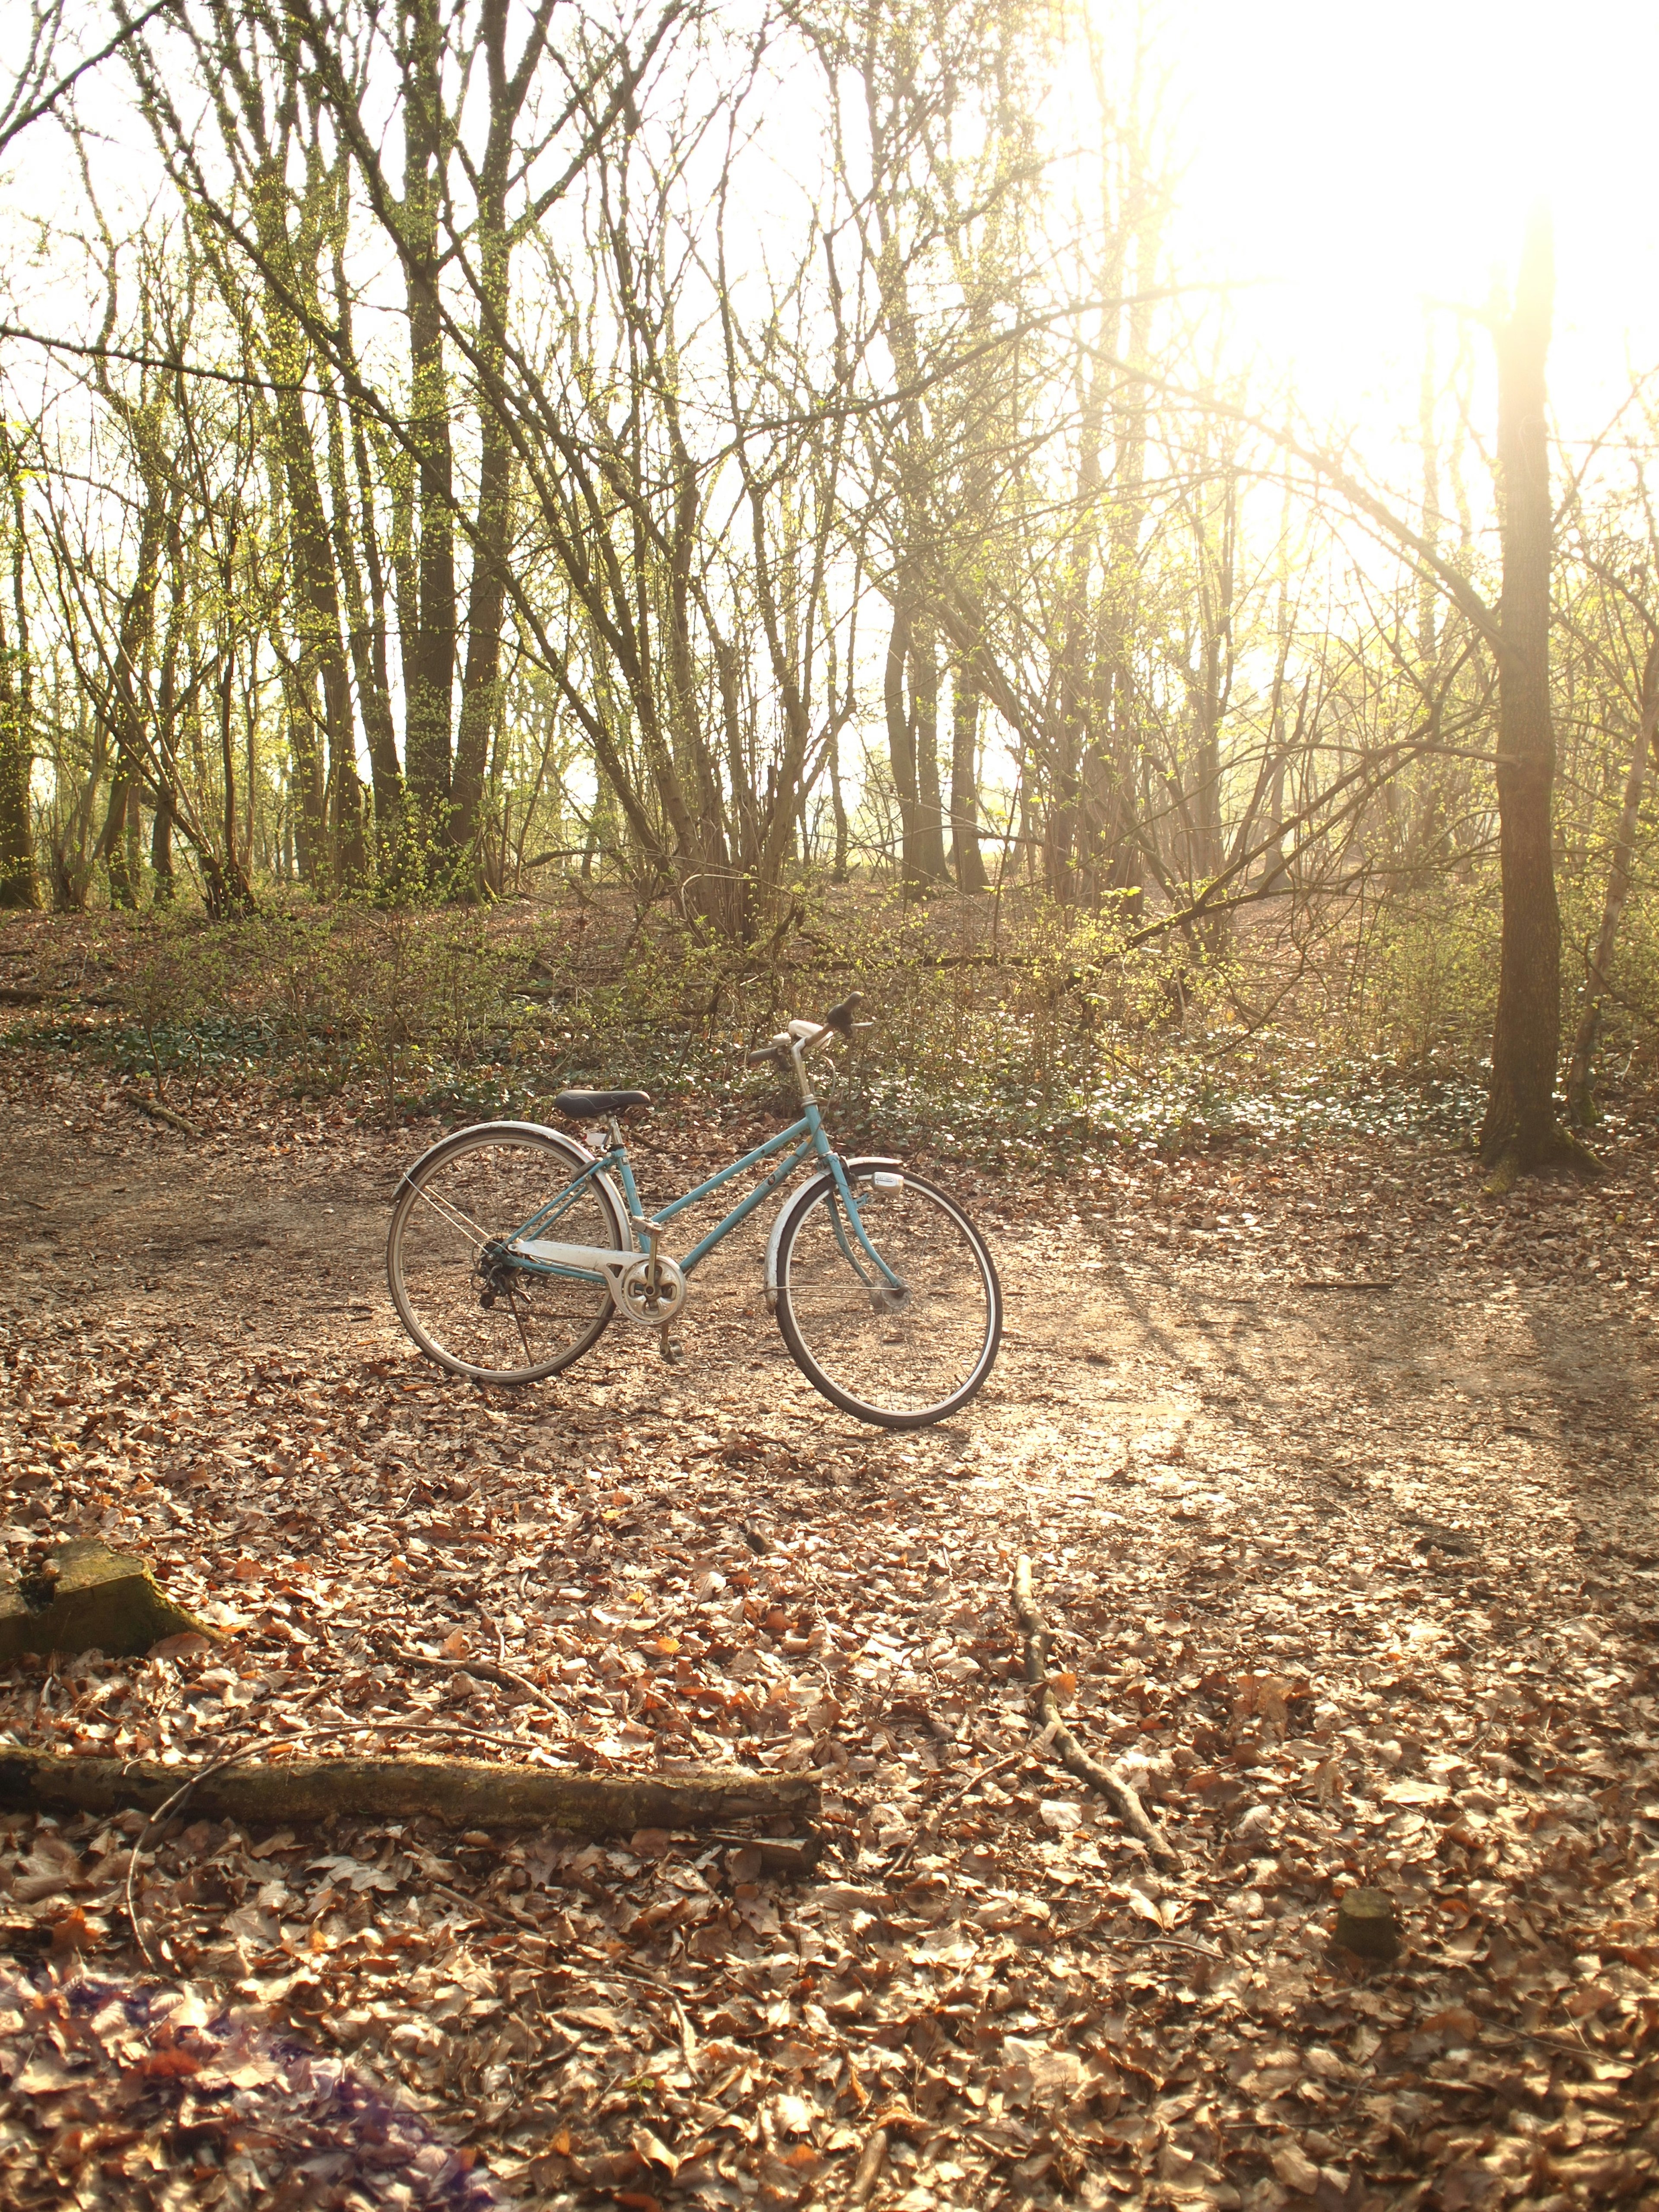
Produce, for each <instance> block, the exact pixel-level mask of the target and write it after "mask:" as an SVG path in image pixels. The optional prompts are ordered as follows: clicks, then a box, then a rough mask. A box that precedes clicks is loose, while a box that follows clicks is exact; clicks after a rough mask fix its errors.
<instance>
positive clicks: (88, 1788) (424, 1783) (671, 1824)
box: [0, 1751, 818, 1836]
mask: <svg viewBox="0 0 1659 2212" xmlns="http://www.w3.org/2000/svg"><path fill="white" fill-rule="evenodd" d="M193 1774H194V1775H197V1776H198V1777H199V1779H197V1780H196V1781H195V1783H194V1785H193V1787H192V1788H191V1792H190V1796H189V1798H188V1801H187V1803H186V1806H185V1808H181V1809H187V1810H188V1812H189V1814H190V1815H191V1818H192V1819H194V1818H197V1817H198V1816H199V1817H202V1818H204V1819H210V1820H235V1821H237V1822H239V1823H240V1824H241V1825H243V1826H249V1825H252V1824H253V1823H256V1822H268V1823H271V1824H281V1823H293V1822H298V1821H314V1820H326V1819H327V1818H328V1817H329V1816H330V1815H331V1814H342V1815H343V1816H345V1817H346V1818H348V1819H352V1820H414V1819H416V1817H417V1816H419V1815H420V1814H430V1815H431V1816H432V1817H433V1818H434V1819H436V1820H445V1821H447V1822H448V1823H449V1824H450V1825H451V1826H455V1827H461V1828H560V1829H563V1830H564V1831H565V1832H567V1833H568V1834H570V1835H573V1836H617V1835H632V1834H633V1833H634V1832H635V1831H636V1830H637V1829H640V1828H708V1827H723V1826H726V1824H728V1823H729V1822H731V1821H732V1820H756V1819H760V1820H790V1821H792V1822H794V1821H799V1820H808V1819H811V1818H812V1817H814V1816H815V1815H816V1814H817V1810H818V1785H817V1780H816V1778H814V1777H813V1776H811V1775H805V1774H749V1773H745V1772H744V1771H743V1770H742V1769H741V1768H738V1767H728V1768H725V1769H722V1768H720V1767H709V1768H708V1769H706V1770H705V1771H703V1772H702V1773H701V1774H606V1775H596V1774H564V1773H559V1772H556V1771H553V1770H551V1769H550V1768H547V1767H544V1766H494V1765H489V1763H488V1762H486V1761H484V1760H483V1759H421V1758H408V1759H280V1760H274V1761H270V1762H269V1763H266V1764H264V1765H260V1764H257V1763H255V1762H254V1761H253V1760H252V1759H250V1760H249V1762H248V1763H247V1764H246V1765H225V1766H222V1767H217V1768H208V1767H204V1768H192V1767H190V1766H188V1765H179V1766H161V1765H157V1764H155V1762H153V1761H150V1760H139V1759H134V1760H124V1759H90V1758H88V1759H77V1758H67V1759H64V1758H58V1757H55V1756H53V1755H52V1754H51V1753H44V1752H32V1751H6V1752H4V1753H0V1811H4V1812H13V1813H15V1812H77V1813H112V1812H115V1811H118V1809H120V1808H123V1807H125V1806H136V1807H137V1808H139V1809H141V1810H142V1811H143V1812H147V1813H153V1812H155V1809H156V1808H157V1807H158V1806H160V1805H162V1804H164V1803H165V1802H167V1799H168V1798H169V1797H172V1796H176V1795H177V1794H178V1793H179V1791H180V1790H183V1788H184V1787H185V1784H186V1783H189V1782H191V1778H192V1775H193Z"/></svg>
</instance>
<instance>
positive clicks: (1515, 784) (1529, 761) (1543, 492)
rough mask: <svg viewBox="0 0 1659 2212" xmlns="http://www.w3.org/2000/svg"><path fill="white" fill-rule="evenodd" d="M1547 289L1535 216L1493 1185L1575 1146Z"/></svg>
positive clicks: (1502, 648)
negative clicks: (1562, 1073)
mask: <svg viewBox="0 0 1659 2212" xmlns="http://www.w3.org/2000/svg"><path fill="white" fill-rule="evenodd" d="M1553 291H1554V266H1553V253H1552V248H1551V242H1550V232H1549V226H1548V221H1547V217H1546V216H1543V215H1542V214H1541V213H1538V214H1534V216H1533V217H1532V219H1531V221H1530V222H1528V227H1527V236H1526V243H1525V245H1524V246H1523V248H1522V257H1521V272H1520V277H1519V280H1518V282H1517V284H1516V295H1515V304H1514V307H1513V308H1512V310H1511V312H1510V314H1509V316H1508V318H1507V319H1506V320H1505V321H1504V323H1503V325H1501V326H1500V327H1499V328H1498V331H1497V332H1496V334H1495V335H1496V345H1497V353H1498V480H1499V495H1500V499H1501V524H1502V531H1503V556H1504V583H1503V592H1502V595H1501V598H1500V599H1499V603H1498V630H1499V639H1498V778H1497V780H1498V852H1499V860H1500V872H1501V877H1502V883H1503V900H1504V919H1503V938H1502V948H1501V951H1500V953H1499V957H1498V1012H1497V1017H1496V1019H1495V1021H1494V1023H1493V1026H1492V1087H1491V1090H1490V1091H1489V1092H1488V1094H1487V1099H1486V1121H1485V1123H1484V1125H1483V1127H1482V1128H1481V1132H1480V1157H1481V1158H1482V1160H1483V1161H1485V1163H1486V1165H1487V1166H1488V1167H1490V1168H1492V1169H1493V1170H1494V1171H1495V1173H1494V1182H1497V1183H1498V1185H1499V1187H1506V1186H1507V1184H1508V1183H1509V1182H1510V1181H1512V1180H1513V1178H1514V1177H1515V1176H1516V1175H1517V1174H1520V1173H1522V1172H1523V1171H1524V1170H1527V1169H1528V1168H1533V1167H1537V1166H1540V1165H1541V1164H1544V1163H1546V1162H1547V1161H1548V1160H1551V1159H1553V1158H1560V1157H1561V1156H1562V1155H1563V1154H1564V1153H1570V1152H1572V1151H1573V1150H1574V1147H1573V1146H1571V1143H1570V1142H1569V1140H1568V1139H1566V1138H1565V1135H1564V1133H1563V1132H1562V1131H1561V1129H1560V1127H1559V1124H1558V1123H1557V1121H1556V1116H1555V1074H1556V1066H1557V1062H1558V1060H1559V1054H1560V1044H1561V914H1560V908H1559V906H1558V904H1557V902H1556V895H1555V857H1554V852H1553V845H1552V827H1553V825H1552V819H1551V809H1552V804H1553V791H1554V782H1555V737H1554V731H1553V725H1552V720H1551V713H1550V630H1549V624H1550V550H1551V535H1552V517H1551V511H1550V484H1549V448H1548V442H1547V425H1546V421H1545V406H1546V396H1545V381H1544V364H1545V361H1546V359H1547V355H1548V351H1549V341H1550V317H1551V309H1552V305H1553Z"/></svg>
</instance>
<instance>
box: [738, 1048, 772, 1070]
mask: <svg viewBox="0 0 1659 2212" xmlns="http://www.w3.org/2000/svg"><path fill="white" fill-rule="evenodd" d="M743 1057H744V1066H746V1067H775V1066H777V1064H778V1048H777V1047H776V1045H775V1044H767V1045H763V1046H762V1047H761V1048H760V1050H759V1051H758V1052H746V1053H745V1054H744V1056H743Z"/></svg>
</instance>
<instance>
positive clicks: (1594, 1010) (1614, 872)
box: [1567, 639, 1659, 1129]
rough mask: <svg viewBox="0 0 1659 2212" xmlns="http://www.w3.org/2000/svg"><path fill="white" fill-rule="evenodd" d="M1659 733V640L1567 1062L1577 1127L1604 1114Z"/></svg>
mask: <svg viewBox="0 0 1659 2212" xmlns="http://www.w3.org/2000/svg"><path fill="white" fill-rule="evenodd" d="M1656 733H1659V639H1656V640H1655V641H1654V642H1653V644H1652V645H1650V647H1649V648H1648V657H1647V662H1646V665H1645V666H1644V669H1643V671H1642V715H1641V723H1640V726H1639V728H1638V731H1637V736H1636V751H1635V754H1634V756H1633V757H1632V761H1631V764H1630V774H1629V775H1627V776H1626V779H1625V796H1624V803H1623V805H1621V806H1620V811H1619V833H1618V836H1616V837H1615V838H1614V840H1613V866H1612V867H1611V868H1610V869H1609V870H1608V872H1607V896H1606V897H1605V898H1604V900H1603V901H1602V904H1601V928H1600V929H1599V930H1598V931H1597V932H1596V937H1595V951H1594V952H1593V953H1592V954H1591V956H1590V964H1589V981H1588V983H1587V984H1586V986H1585V990H1584V1009H1583V1013H1581V1014H1580V1016H1579V1018H1578V1030H1577V1035H1576V1036H1574V1038H1573V1041H1572V1058H1571V1060H1570V1061H1569V1063H1568V1066H1567V1118H1568V1120H1569V1121H1571V1123H1572V1125H1573V1127H1575V1128H1579V1129H1583V1128H1586V1127H1589V1124H1590V1123H1592V1122H1593V1121H1599V1120H1600V1118H1601V1116H1600V1115H1598V1114H1597V1112H1596V1109H1595V1098H1594V1097H1592V1095H1591V1092H1590V1064H1591V1061H1592V1060H1593V1058H1594V1056H1595V1040H1596V1037H1597V1035H1598V1034H1599V1032H1600V1030H1601V1008H1602V1006H1603V1004H1604V1003H1605V1001H1606V999H1607V978H1608V975H1610V974H1611V972H1612V969H1613V945H1615V943H1616V942H1617V941H1618V937H1619V924H1620V921H1621V920H1622V919H1623V916H1624V912H1625V902H1626V899H1628V898H1629V896H1630V878H1631V862H1632V859H1633V858H1634V855H1635V852H1636V832H1637V827H1638V822H1639V820H1640V817H1641V812H1642V793H1643V790H1644V787H1645V786H1646V783H1647V775H1648V758H1649V755H1650V753H1651V751H1652V750H1653V742H1654V738H1655V735H1656Z"/></svg>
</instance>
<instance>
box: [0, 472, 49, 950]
mask: <svg viewBox="0 0 1659 2212" xmlns="http://www.w3.org/2000/svg"><path fill="white" fill-rule="evenodd" d="M5 458H6V460H7V462H9V463H10V464H11V466H10V467H9V471H8V473H9V476H10V477H11V479H12V481H11V483H10V484H9V488H8V489H9V506H10V507H11V514H10V517H9V520H10V523H11V533H12V547H11V586H12V606H13V617H14V629H13V633H12V635H11V636H8V635H7V626H6V622H5V617H4V614H3V612H0V908H10V909H12V910H13V911H16V910H17V909H19V908H27V907H38V906H39V905H40V880H39V878H38V877H37V876H36V874H35V868H34V821H33V813H32V811H31V809H30V805H29V786H30V783H31V781H33V773H34V686H33V664H32V662H31V659H30V657H29V633H28V601H27V598H26V597H25V594H24V591H23V502H22V498H21V493H20V491H19V489H18V485H17V481H16V467H15V456H14V455H13V453H12V451H11V447H10V446H9V445H8V446H7V447H6V449H5Z"/></svg>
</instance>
